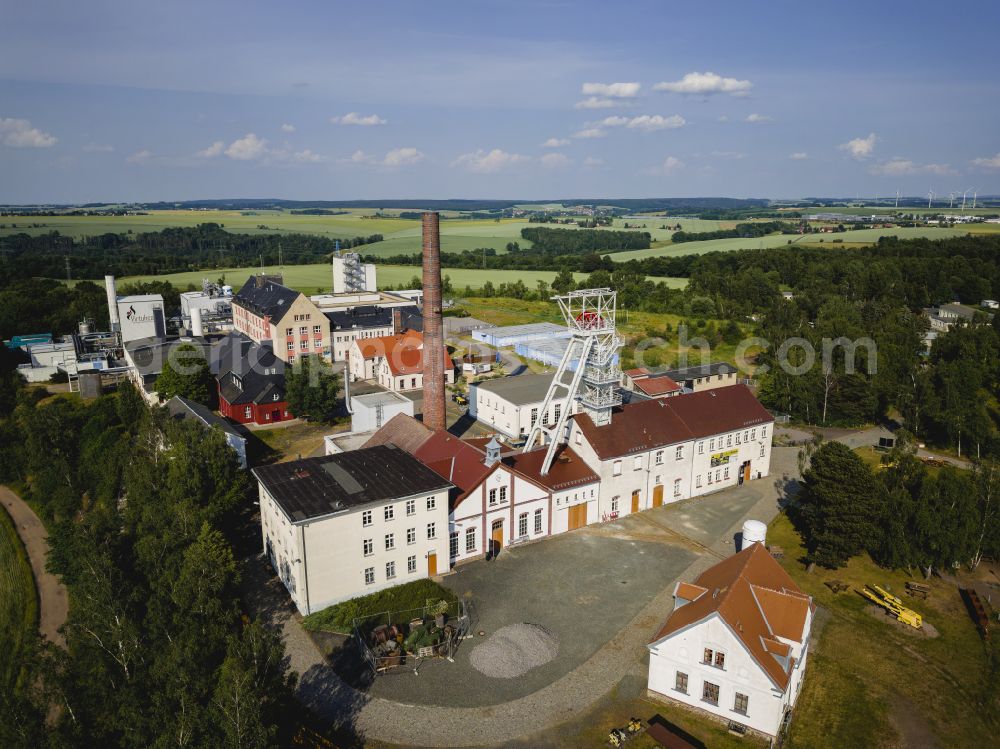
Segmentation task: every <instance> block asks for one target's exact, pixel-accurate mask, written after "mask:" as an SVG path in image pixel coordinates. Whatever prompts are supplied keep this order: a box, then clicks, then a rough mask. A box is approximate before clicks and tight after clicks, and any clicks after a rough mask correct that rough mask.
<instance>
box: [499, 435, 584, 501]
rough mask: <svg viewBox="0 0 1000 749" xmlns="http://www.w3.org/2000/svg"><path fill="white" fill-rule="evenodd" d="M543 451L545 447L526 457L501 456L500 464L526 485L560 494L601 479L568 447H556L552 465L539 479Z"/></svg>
mask: <svg viewBox="0 0 1000 749" xmlns="http://www.w3.org/2000/svg"><path fill="white" fill-rule="evenodd" d="M547 451H548V447H547V446H545V447H539V448H538V449H536V450H532V451H530V452H526V453H522V452H516V453H512V454H510V455H506V456H504V458H503V464H504V465H505V466H507V467H508V468H510V469H512V470H513V471H514V472H515V473H519V474H520V475H521V476H523V477H524V478H526V479H528V481H531V482H532V483H535V484H540V485H541V486H543V487H544V488H546V489H551V490H552V491H562V490H563V489H567V488H569V487H571V486H581V485H583V484H591V483H593V482H595V481H600V479H601V477H600V476H598V475H597V474H596V473H594V472H593V471H592V470H590V467H589V466H588V465H587V464H586V463H584V462H583V459H582V458H581V457H580V456H579V455H577V454H576V453H575V452H573V449H572V448H570V447H568V446H563V447H560V448H559V449H558V450H557V451H556V457H555V459H554V460H553V461H552V466H551V467H550V468H549V472H548V473H547V474H546V475H544V476H543V475H542V474H541V470H542V463H543V462H544V461H545V453H546V452H547Z"/></svg>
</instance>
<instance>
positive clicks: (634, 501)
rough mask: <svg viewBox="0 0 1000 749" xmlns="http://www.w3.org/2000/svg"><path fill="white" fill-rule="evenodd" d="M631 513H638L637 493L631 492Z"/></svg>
mask: <svg viewBox="0 0 1000 749" xmlns="http://www.w3.org/2000/svg"><path fill="white" fill-rule="evenodd" d="M632 512H639V492H632Z"/></svg>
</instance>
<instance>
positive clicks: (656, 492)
mask: <svg viewBox="0 0 1000 749" xmlns="http://www.w3.org/2000/svg"><path fill="white" fill-rule="evenodd" d="M662 506H663V484H657V485H656V486H654V487H653V507H662Z"/></svg>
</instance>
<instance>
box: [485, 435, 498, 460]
mask: <svg viewBox="0 0 1000 749" xmlns="http://www.w3.org/2000/svg"><path fill="white" fill-rule="evenodd" d="M499 462H500V443H499V442H497V436H496V435H495V434H494V435H493V436H492V437H490V441H489V442H487V443H486V459H485V460H484V461H483V463H484V464H485V465H486V467H487V468H492V467H493V466H494V465H496V464H497V463H499Z"/></svg>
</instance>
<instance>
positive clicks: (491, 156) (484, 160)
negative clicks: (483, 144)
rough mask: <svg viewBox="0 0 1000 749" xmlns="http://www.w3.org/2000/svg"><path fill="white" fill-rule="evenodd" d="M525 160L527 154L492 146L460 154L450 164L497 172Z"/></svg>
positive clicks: (471, 169) (472, 169)
mask: <svg viewBox="0 0 1000 749" xmlns="http://www.w3.org/2000/svg"><path fill="white" fill-rule="evenodd" d="M525 161H528V157H527V156H522V155H520V154H517V153H508V152H507V151H502V150H500V149H499V148H494V149H493V150H492V151H484V150H482V149H479V150H478V151H475V152H474V153H466V154H462V155H461V156H459V157H458V158H457V159H455V160H454V161H453V162H452V163H451V165H452V166H460V167H464V168H466V169H468V170H469V171H470V172H497V171H500V170H501V169H504V168H506V167H509V166H513V165H515V164H520V163H522V162H525Z"/></svg>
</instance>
